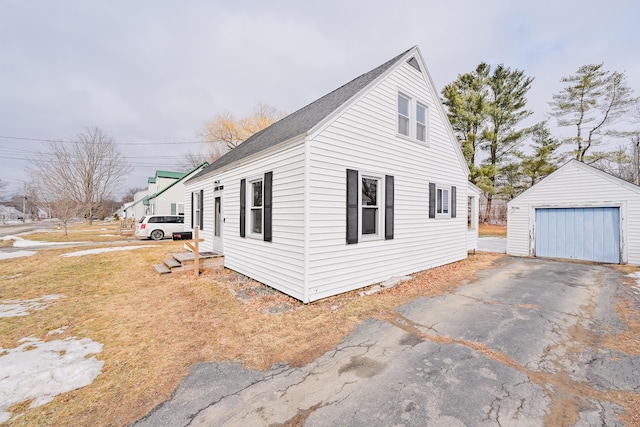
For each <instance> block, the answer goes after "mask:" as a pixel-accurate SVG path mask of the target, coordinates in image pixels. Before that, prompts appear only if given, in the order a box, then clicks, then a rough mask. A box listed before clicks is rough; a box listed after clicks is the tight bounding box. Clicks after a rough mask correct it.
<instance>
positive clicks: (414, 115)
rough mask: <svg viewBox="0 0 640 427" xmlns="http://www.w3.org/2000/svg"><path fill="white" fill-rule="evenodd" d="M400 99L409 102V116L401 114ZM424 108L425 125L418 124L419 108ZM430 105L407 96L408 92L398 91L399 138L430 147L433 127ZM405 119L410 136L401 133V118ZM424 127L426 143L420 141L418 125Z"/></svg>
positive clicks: (397, 131) (397, 124) (397, 132)
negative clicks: (430, 135)
mask: <svg viewBox="0 0 640 427" xmlns="http://www.w3.org/2000/svg"><path fill="white" fill-rule="evenodd" d="M400 97H402V98H404V99H406V100H407V101H408V104H409V105H408V110H409V111H408V114H409V116H404V115H403V114H401V113H400ZM419 107H421V108H424V116H425V117H424V123H421V122H418V108H419ZM429 110H430V109H429V104H428V103H427V102H425V101H423V100H420V99H418V98H416V97H414V96H409V95H407V92H406V91H403V90H402V89H400V88H398V89H397V96H396V125H395V126H396V135H397V136H398V137H399V138H404V139H409V140H411V141H413V142H417V143H419V144H423V145H427V146H428V145H429V134H430V129H431V126H430V125H429V124H430V120H431V118H430V111H429ZM401 116H402V117H405V118H407V119H408V123H407V125H408V135H405V134H403V133H401V132H400V117H401ZM420 124H421V125H423V126H424V128H425V129H424V141H423V140H421V139H418V125H420Z"/></svg>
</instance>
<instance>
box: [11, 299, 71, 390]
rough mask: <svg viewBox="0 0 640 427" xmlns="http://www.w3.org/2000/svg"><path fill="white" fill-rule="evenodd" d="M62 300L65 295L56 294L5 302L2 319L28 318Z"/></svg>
mask: <svg viewBox="0 0 640 427" xmlns="http://www.w3.org/2000/svg"><path fill="white" fill-rule="evenodd" d="M60 298H64V295H55V294H54V295H45V296H43V297H40V298H33V299H26V300H5V301H2V302H1V303H0V318H2V317H17V316H27V315H29V314H30V312H32V311H39V310H44V309H45V308H47V307H48V306H49V305H50V304H51V303H52V302H53V301H55V300H58V299H60ZM0 378H1V377H0ZM0 391H1V390H0Z"/></svg>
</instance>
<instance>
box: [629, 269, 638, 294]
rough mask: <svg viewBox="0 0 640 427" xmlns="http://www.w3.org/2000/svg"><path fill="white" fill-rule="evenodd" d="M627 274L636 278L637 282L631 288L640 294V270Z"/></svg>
mask: <svg viewBox="0 0 640 427" xmlns="http://www.w3.org/2000/svg"><path fill="white" fill-rule="evenodd" d="M627 276H628V277H633V278H634V279H636V284H635V285H634V286H632V287H631V289H633V293H634V294H636V295H640V271H639V272H637V273H631V274H628V275H627Z"/></svg>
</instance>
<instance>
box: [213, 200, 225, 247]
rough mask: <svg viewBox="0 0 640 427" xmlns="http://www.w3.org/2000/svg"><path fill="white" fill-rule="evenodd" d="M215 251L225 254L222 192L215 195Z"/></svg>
mask: <svg viewBox="0 0 640 427" xmlns="http://www.w3.org/2000/svg"><path fill="white" fill-rule="evenodd" d="M213 200H214V201H213V203H214V205H213V207H214V210H213V250H214V251H216V252H220V253H221V254H222V253H224V245H223V235H224V217H223V216H222V214H223V210H222V192H221V191H216V192H215V193H213Z"/></svg>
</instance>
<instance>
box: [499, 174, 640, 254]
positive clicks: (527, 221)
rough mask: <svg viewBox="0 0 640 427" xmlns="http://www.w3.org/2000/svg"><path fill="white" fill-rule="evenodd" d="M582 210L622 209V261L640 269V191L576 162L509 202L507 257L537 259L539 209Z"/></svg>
mask: <svg viewBox="0 0 640 427" xmlns="http://www.w3.org/2000/svg"><path fill="white" fill-rule="evenodd" d="M581 207H618V208H619V209H620V240H621V243H620V245H621V250H620V254H621V258H622V261H623V262H628V263H629V264H633V265H640V188H636V187H634V186H632V185H631V184H628V183H622V184H621V183H619V182H616V180H615V178H613V177H609V176H606V175H605V174H604V173H603V172H599V171H595V170H591V168H589V167H588V166H584V165H579V164H576V162H571V163H569V164H567V165H565V166H563V167H562V168H561V169H560V170H558V171H556V172H555V173H554V174H552V175H550V176H549V177H547V178H545V179H543V180H542V181H540V182H539V183H538V184H536V185H535V186H534V187H532V188H531V189H530V190H528V191H527V192H525V193H523V194H522V195H520V196H519V197H517V198H515V199H514V200H512V201H511V202H509V204H508V207H507V215H508V220H507V253H508V254H510V255H518V256H530V255H534V249H535V210H536V208H581Z"/></svg>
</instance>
